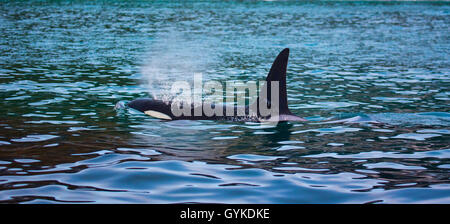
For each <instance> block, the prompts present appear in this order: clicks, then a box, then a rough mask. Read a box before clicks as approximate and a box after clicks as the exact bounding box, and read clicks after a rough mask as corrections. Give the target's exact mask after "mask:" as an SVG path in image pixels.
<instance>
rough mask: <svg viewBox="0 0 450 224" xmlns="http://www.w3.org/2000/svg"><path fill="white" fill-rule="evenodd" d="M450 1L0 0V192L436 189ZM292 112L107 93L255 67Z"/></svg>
mask: <svg viewBox="0 0 450 224" xmlns="http://www.w3.org/2000/svg"><path fill="white" fill-rule="evenodd" d="M449 24H450V4H448V3H446V2H441V3H439V2H438V3H436V2H434V3H423V2H419V3H407V2H406V3H405V2H402V3H373V2H334V3H333V2H263V1H251V2H234V1H230V2H212V1H211V2H209V1H202V2H147V1H142V2H139V1H136V2H128V1H76V2H68V1H67V2H66V1H50V2H44V1H26V2H25V1H12V2H6V1H2V2H1V3H0V98H1V99H2V100H1V101H0V202H4V203H64V202H83V203H88V202H89V203H91V202H92V203H180V202H181V203H183V202H214V203H369V202H377V203H450V179H449V178H450V172H449V171H450V170H449V169H450V138H449V132H450V110H449V109H450V108H449V101H450V97H449V96H450V61H449V53H450V32H449ZM285 47H289V48H290V49H291V55H290V60H289V67H288V78H287V79H288V80H287V82H288V83H287V85H288V88H289V90H288V96H289V103H290V108H291V110H292V111H293V112H294V113H295V114H297V115H299V116H303V117H306V118H307V119H308V121H307V122H303V123H296V122H291V123H289V122H288V123H283V124H279V125H277V126H270V125H259V124H255V123H250V122H237V123H233V122H226V121H171V122H166V121H160V120H157V119H153V118H151V117H149V116H146V115H144V114H141V113H137V112H136V111H132V110H128V109H119V110H114V106H115V105H116V103H118V102H120V103H125V102H127V101H130V100H132V99H135V98H138V97H154V98H162V99H165V98H167V97H170V95H168V93H167V87H168V86H169V85H170V84H171V83H172V82H174V81H177V80H191V79H192V76H193V74H194V72H201V73H202V74H203V79H204V81H207V80H216V81H221V82H225V81H228V80H241V81H250V80H261V79H264V78H265V76H266V74H267V72H268V69H269V67H270V65H271V63H272V62H273V60H274V58H275V56H276V55H277V53H278V52H279V51H280V50H281V49H283V48H285Z"/></svg>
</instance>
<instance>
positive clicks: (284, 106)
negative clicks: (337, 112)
mask: <svg viewBox="0 0 450 224" xmlns="http://www.w3.org/2000/svg"><path fill="white" fill-rule="evenodd" d="M288 58H289V48H285V49H284V50H282V51H281V52H280V53H279V54H278V56H277V57H276V59H275V61H274V62H273V64H272V67H271V68H270V71H269V74H268V75H267V78H266V88H265V89H266V90H267V91H266V94H262V91H260V93H259V95H258V98H257V100H256V102H254V103H253V104H252V105H254V104H256V105H254V106H256V108H257V111H256V113H252V114H253V115H252V114H251V112H250V106H245V107H244V108H242V107H243V106H240V107H241V108H238V107H239V106H226V105H222V108H223V110H224V112H223V113H222V114H221V115H216V114H213V115H211V116H206V115H205V114H204V113H203V112H202V114H201V115H200V116H198V115H194V114H195V113H194V111H195V110H196V109H195V108H196V107H195V106H193V105H191V106H190V107H191V108H190V110H191V113H190V115H188V116H187V115H184V114H181V115H180V116H175V115H174V114H173V112H172V109H171V105H172V102H171V101H161V100H154V99H150V98H142V99H135V100H133V101H131V102H129V103H127V106H128V107H130V108H133V109H135V110H138V111H141V112H143V113H145V114H147V115H149V116H151V117H154V118H158V119H163V120H231V121H253V122H261V121H276V122H283V121H306V120H305V119H303V118H301V117H299V116H296V115H294V114H293V113H291V111H290V110H289V107H288V101H287V91H286V70H287V64H288ZM273 81H277V82H278V87H279V94H278V96H279V101H278V113H277V116H273V117H270V116H262V115H261V112H260V110H259V107H258V106H259V104H260V103H261V102H265V103H267V105H268V106H269V107H270V106H271V101H272V100H271V94H270V93H271V86H272V85H271V82H273ZM201 106H202V105H199V107H201ZM210 106H211V108H214V107H215V105H213V104H212V105H210ZM229 107H233V108H229ZM252 108H255V107H252ZM238 109H240V110H241V111H242V109H244V111H245V115H237V114H238V113H237V111H238ZM226 110H233V111H234V113H233V115H231V116H229V115H227V113H226Z"/></svg>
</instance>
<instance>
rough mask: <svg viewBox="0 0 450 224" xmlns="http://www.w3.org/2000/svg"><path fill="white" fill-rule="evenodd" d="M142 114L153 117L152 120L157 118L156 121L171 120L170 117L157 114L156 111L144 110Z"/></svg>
mask: <svg viewBox="0 0 450 224" xmlns="http://www.w3.org/2000/svg"><path fill="white" fill-rule="evenodd" d="M144 113H145V114H147V115H148V116H150V117H154V118H158V119H164V120H172V118H171V117H170V116H168V115H167V114H163V113H161V112H158V111H154V110H146V111H145V112H144Z"/></svg>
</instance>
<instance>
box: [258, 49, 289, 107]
mask: <svg viewBox="0 0 450 224" xmlns="http://www.w3.org/2000/svg"><path fill="white" fill-rule="evenodd" d="M288 58H289V48H285V49H284V50H282V51H281V52H280V53H279V54H278V56H277V58H276V59H275V61H274V62H273V64H272V67H271V68H270V71H269V74H268V75H267V78H266V86H267V97H266V101H267V102H268V103H270V101H271V94H270V93H271V82H272V81H278V83H279V113H280V114H292V113H291V111H289V108H288V102H287V91H286V70H287V64H288ZM261 89H264V88H261ZM261 89H260V91H261ZM261 98H263V96H262V95H261V92H260V94H259V96H258V99H257V102H259V100H260V99H261Z"/></svg>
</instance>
